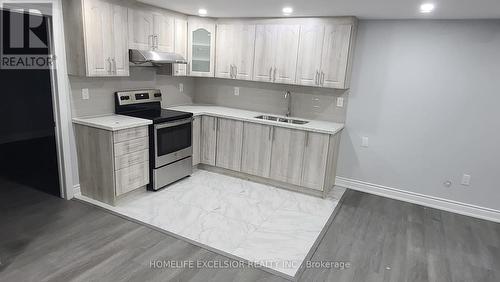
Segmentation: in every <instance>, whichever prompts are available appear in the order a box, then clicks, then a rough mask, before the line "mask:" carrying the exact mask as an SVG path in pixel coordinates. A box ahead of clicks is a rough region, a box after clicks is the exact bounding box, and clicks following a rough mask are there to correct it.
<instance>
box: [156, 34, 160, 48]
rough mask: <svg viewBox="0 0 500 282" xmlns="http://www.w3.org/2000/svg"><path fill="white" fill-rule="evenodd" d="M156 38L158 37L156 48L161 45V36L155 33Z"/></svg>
mask: <svg viewBox="0 0 500 282" xmlns="http://www.w3.org/2000/svg"><path fill="white" fill-rule="evenodd" d="M155 39H156V49H158V47H159V46H160V36H159V35H158V34H157V35H155Z"/></svg>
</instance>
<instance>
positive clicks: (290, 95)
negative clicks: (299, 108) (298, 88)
mask: <svg viewBox="0 0 500 282" xmlns="http://www.w3.org/2000/svg"><path fill="white" fill-rule="evenodd" d="M283 98H284V99H287V100H288V107H287V110H286V113H285V116H286V117H289V116H290V115H291V114H292V93H291V92H290V91H288V90H287V91H285V95H283Z"/></svg>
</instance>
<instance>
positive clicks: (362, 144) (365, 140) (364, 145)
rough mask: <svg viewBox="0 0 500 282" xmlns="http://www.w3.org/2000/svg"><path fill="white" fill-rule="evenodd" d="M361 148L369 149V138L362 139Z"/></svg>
mask: <svg viewBox="0 0 500 282" xmlns="http://www.w3.org/2000/svg"><path fill="white" fill-rule="evenodd" d="M361 147H368V137H366V136H363V137H361Z"/></svg>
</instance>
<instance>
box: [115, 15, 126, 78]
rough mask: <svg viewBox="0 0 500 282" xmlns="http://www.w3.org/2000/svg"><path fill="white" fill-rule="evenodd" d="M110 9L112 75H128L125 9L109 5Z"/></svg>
mask: <svg viewBox="0 0 500 282" xmlns="http://www.w3.org/2000/svg"><path fill="white" fill-rule="evenodd" d="M111 7H112V11H111V12H112V21H113V23H112V28H113V33H112V34H113V57H112V59H111V63H112V68H113V70H114V75H117V76H128V75H129V59H128V42H127V41H128V28H127V22H128V21H127V19H128V16H127V8H125V7H122V6H118V5H111Z"/></svg>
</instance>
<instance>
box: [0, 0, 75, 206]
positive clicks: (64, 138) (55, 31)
mask: <svg viewBox="0 0 500 282" xmlns="http://www.w3.org/2000/svg"><path fill="white" fill-rule="evenodd" d="M62 1H64V0H0V5H2V6H3V4H4V3H12V4H22V3H37V2H38V3H51V4H52V11H53V14H52V38H53V39H52V42H53V46H52V48H53V51H54V55H55V56H56V60H55V63H56V68H55V70H52V71H51V80H52V81H51V85H52V106H53V111H54V113H53V115H54V122H55V128H54V130H55V136H56V147H57V148H56V149H57V161H58V170H59V171H58V172H59V190H60V196H61V198H64V199H68V200H69V199H72V198H73V195H74V181H73V169H74V168H73V165H72V157H71V156H72V154H71V136H73V129H72V121H71V99H70V93H71V87H70V84H69V77H68V71H67V68H66V46H65V39H64V26H63V10H62Z"/></svg>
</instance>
